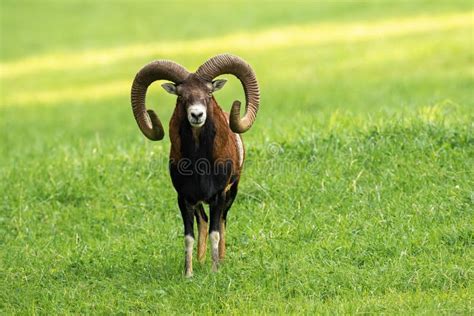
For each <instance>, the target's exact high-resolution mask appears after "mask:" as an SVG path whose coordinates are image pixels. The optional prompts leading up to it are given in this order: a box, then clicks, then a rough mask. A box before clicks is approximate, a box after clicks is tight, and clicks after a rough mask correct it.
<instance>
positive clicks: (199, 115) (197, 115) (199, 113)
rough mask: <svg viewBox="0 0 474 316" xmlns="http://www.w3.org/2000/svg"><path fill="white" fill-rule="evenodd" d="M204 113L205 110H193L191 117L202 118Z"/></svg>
mask: <svg viewBox="0 0 474 316" xmlns="http://www.w3.org/2000/svg"><path fill="white" fill-rule="evenodd" d="M203 115H204V112H191V117H192V118H193V119H196V120H197V119H200V118H201V117H202V116H203Z"/></svg>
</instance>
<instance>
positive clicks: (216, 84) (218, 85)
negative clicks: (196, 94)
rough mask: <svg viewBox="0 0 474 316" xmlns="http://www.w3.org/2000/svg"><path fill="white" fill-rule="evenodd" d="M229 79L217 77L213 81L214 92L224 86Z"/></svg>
mask: <svg viewBox="0 0 474 316" xmlns="http://www.w3.org/2000/svg"><path fill="white" fill-rule="evenodd" d="M226 82H227V80H225V79H217V80H214V81H213V82H212V92H216V91H217V90H220V89H222V88H223V87H224V85H225V83H226Z"/></svg>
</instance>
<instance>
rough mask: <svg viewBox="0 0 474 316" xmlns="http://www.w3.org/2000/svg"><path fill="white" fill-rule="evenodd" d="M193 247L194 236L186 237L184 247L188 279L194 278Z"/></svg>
mask: <svg viewBox="0 0 474 316" xmlns="http://www.w3.org/2000/svg"><path fill="white" fill-rule="evenodd" d="M193 246H194V238H193V237H192V236H189V235H186V236H185V237H184V247H185V256H186V257H185V275H186V277H187V278H189V277H192V276H193Z"/></svg>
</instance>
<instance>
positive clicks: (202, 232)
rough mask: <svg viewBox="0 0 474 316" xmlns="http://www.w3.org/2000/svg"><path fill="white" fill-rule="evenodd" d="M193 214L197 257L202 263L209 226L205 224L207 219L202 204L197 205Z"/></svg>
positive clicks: (204, 256)
mask: <svg viewBox="0 0 474 316" xmlns="http://www.w3.org/2000/svg"><path fill="white" fill-rule="evenodd" d="M194 212H195V215H196V220H197V223H198V249H197V257H198V261H199V262H201V263H203V262H204V259H205V258H206V246H207V235H208V229H209V225H208V224H207V222H208V219H207V215H206V212H205V211H204V207H203V206H202V204H199V205H197V206H196V209H195V211H194Z"/></svg>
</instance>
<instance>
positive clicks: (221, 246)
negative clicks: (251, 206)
mask: <svg viewBox="0 0 474 316" xmlns="http://www.w3.org/2000/svg"><path fill="white" fill-rule="evenodd" d="M237 187H238V182H234V183H233V184H232V186H231V188H230V189H229V191H228V192H227V193H226V201H225V206H224V210H223V212H222V214H221V218H220V225H219V226H220V227H219V235H220V239H219V260H221V261H222V260H224V258H225V228H226V223H227V212H228V211H229V209H230V208H231V206H232V203H234V200H235V196H236V195H237Z"/></svg>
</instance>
